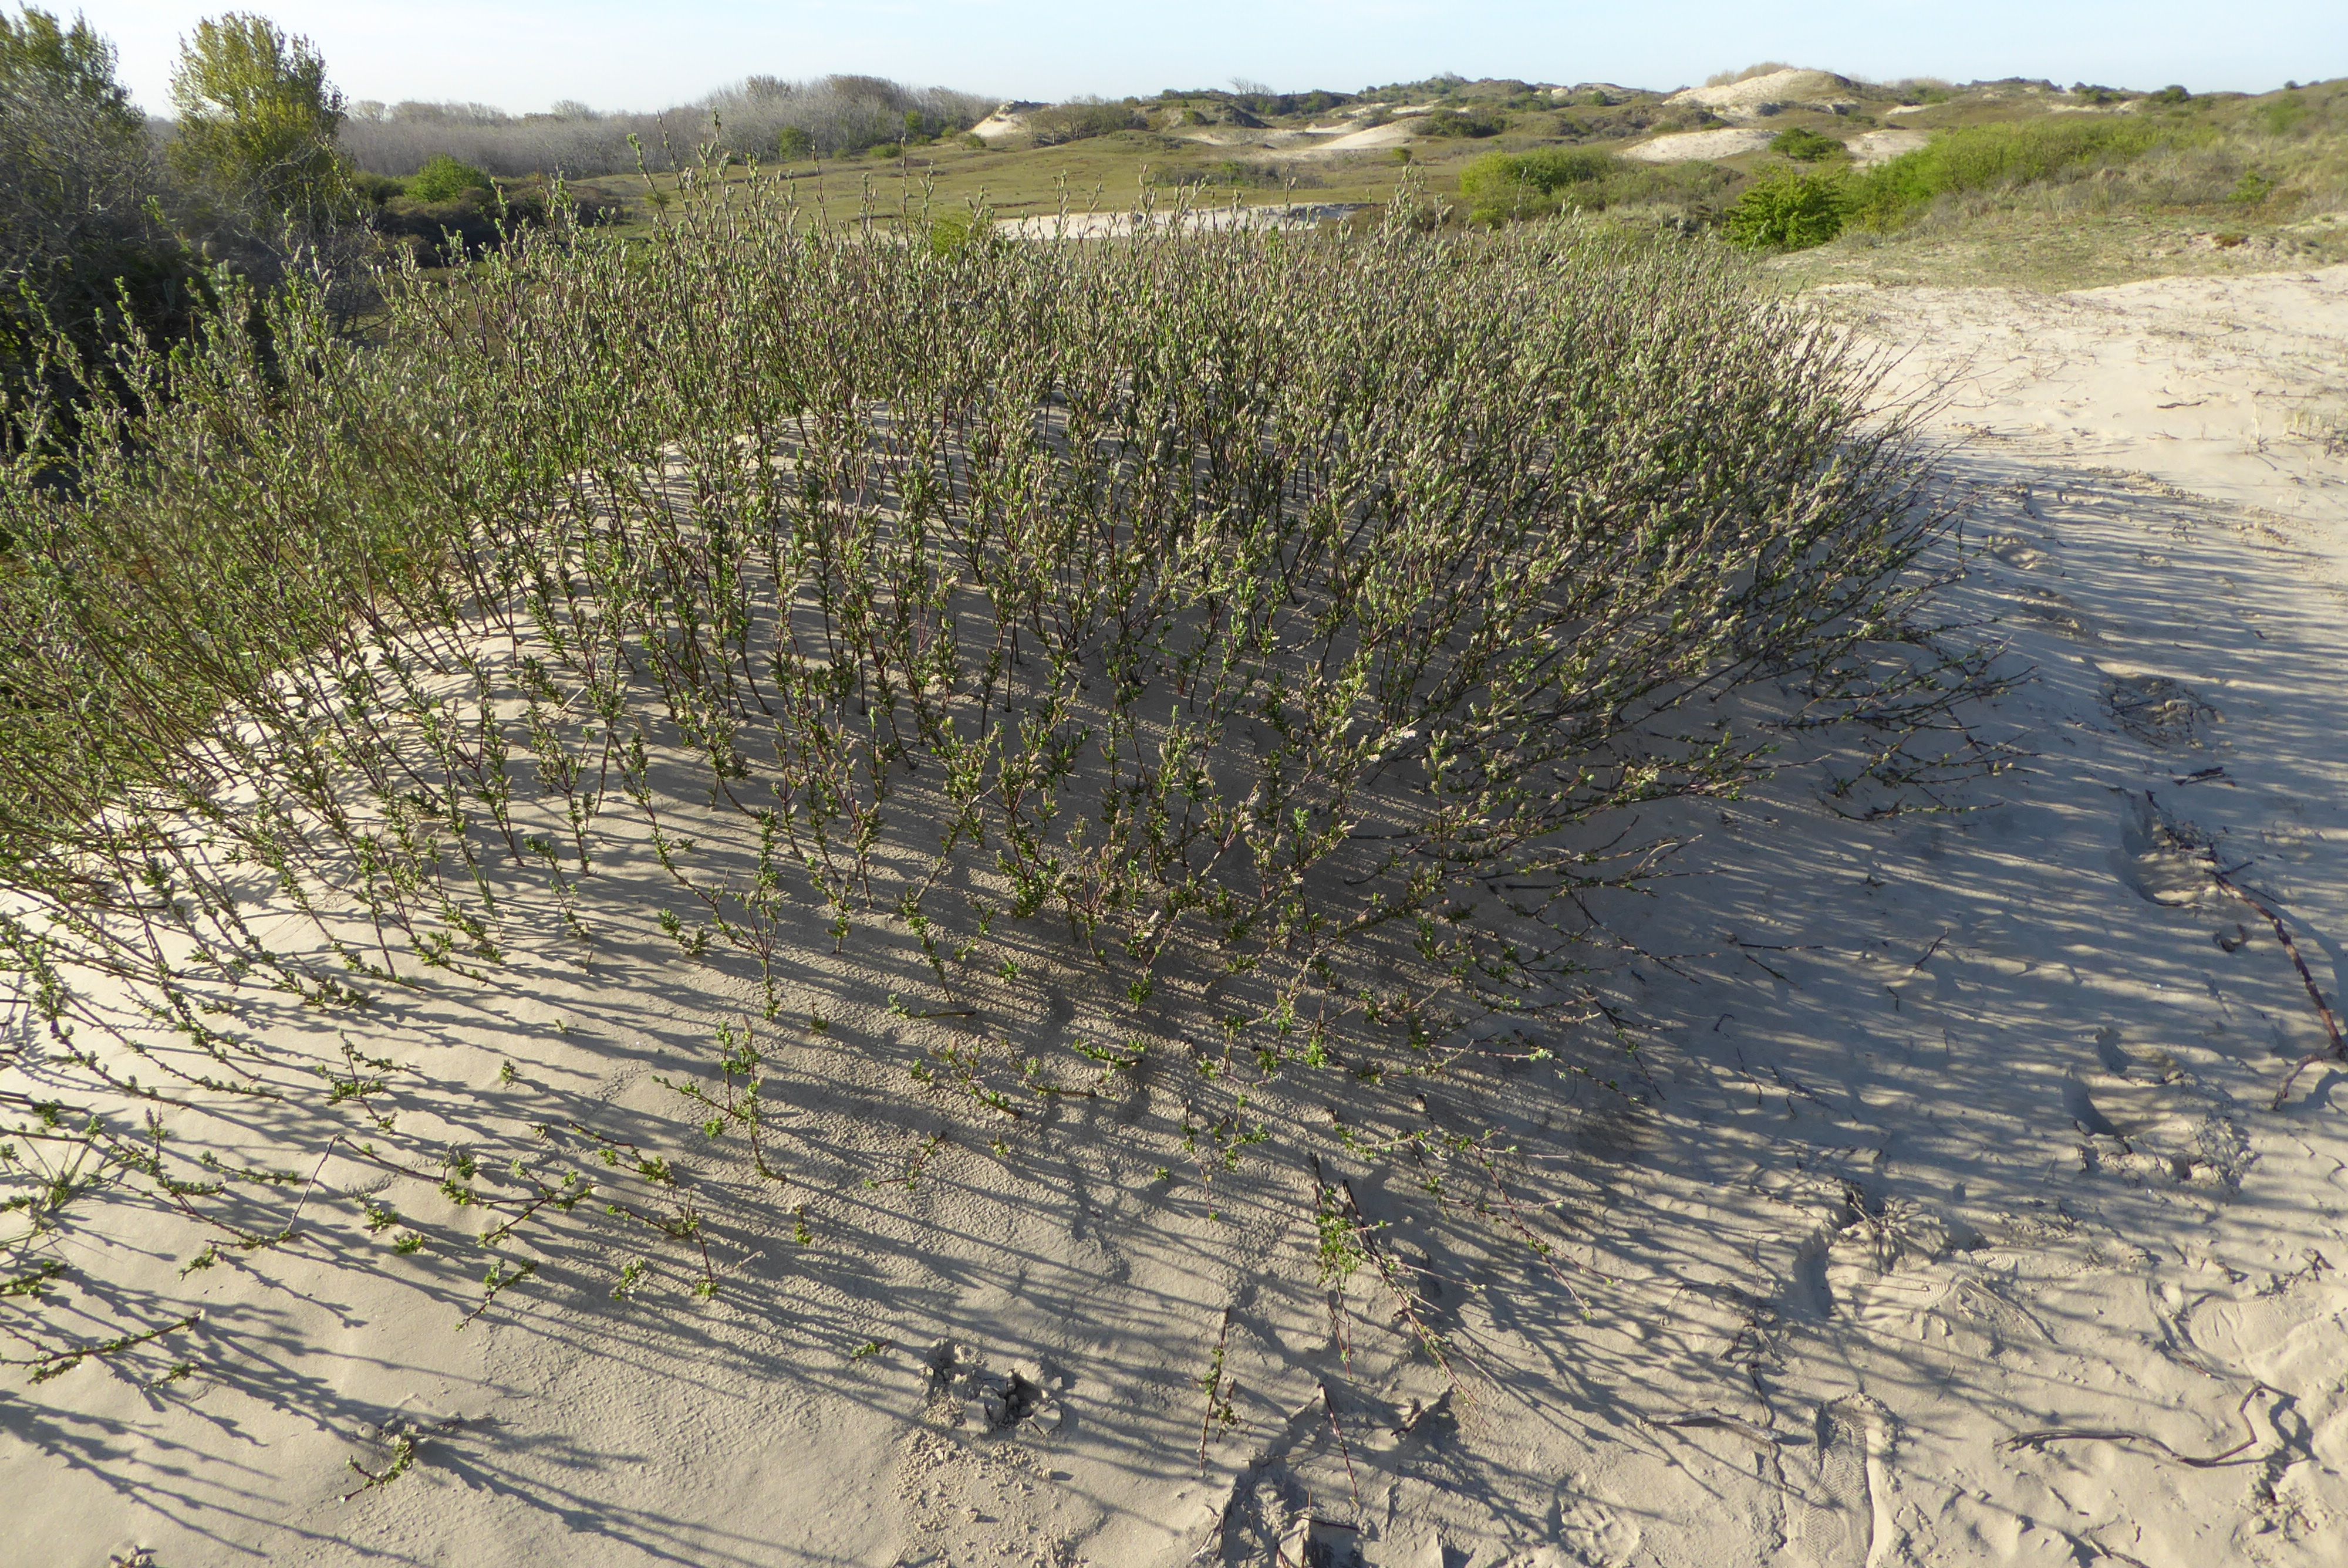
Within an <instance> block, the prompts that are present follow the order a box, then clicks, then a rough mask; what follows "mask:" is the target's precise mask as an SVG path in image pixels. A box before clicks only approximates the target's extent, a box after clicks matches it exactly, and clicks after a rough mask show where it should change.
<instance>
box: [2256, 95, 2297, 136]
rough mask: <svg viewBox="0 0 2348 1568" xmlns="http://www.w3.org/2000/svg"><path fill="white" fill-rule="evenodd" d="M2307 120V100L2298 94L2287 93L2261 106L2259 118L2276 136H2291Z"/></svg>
mask: <svg viewBox="0 0 2348 1568" xmlns="http://www.w3.org/2000/svg"><path fill="white" fill-rule="evenodd" d="M2259 118H2260V120H2262V121H2263V122H2265V125H2266V128H2267V129H2268V130H2269V131H2270V132H2271V133H2272V134H2274V135H2276V136H2289V135H2290V134H2291V132H2292V131H2293V130H2296V129H2297V128H2299V124H2300V122H2301V121H2302V120H2304V119H2305V118H2307V99H2306V98H2304V97H2302V96H2301V95H2299V94H2298V93H2285V94H2283V95H2282V96H2281V97H2278V98H2274V99H2272V100H2271V101H2269V102H2267V103H2263V104H2260V106H2259Z"/></svg>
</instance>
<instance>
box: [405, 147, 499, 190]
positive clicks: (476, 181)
mask: <svg viewBox="0 0 2348 1568" xmlns="http://www.w3.org/2000/svg"><path fill="white" fill-rule="evenodd" d="M406 183H407V192H406V193H407V195H409V196H411V197H414V198H415V199H416V200H418V201H448V200H454V199H456V198H457V197H458V196H461V195H463V194H464V193H465V192H466V191H468V190H479V191H489V190H495V189H496V187H495V185H494V184H493V183H492V182H491V181H490V179H489V176H488V175H486V174H484V173H482V172H481V171H480V170H479V169H475V168H474V167H473V166H472V165H471V164H469V163H459V162H458V161H457V160H456V159H453V158H451V157H449V156H448V154H447V153H445V152H442V153H436V154H434V155H433V156H432V158H431V159H428V160H427V162H426V163H425V165H424V167H423V168H422V169H417V171H416V172H415V173H414V174H412V175H410V176H409V177H408V178H407V182H406Z"/></svg>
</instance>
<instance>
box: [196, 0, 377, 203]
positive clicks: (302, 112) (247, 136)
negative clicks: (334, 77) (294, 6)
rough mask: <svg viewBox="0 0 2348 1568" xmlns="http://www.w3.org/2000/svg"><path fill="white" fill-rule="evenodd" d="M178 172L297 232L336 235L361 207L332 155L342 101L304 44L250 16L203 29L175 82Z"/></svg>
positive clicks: (235, 15)
mask: <svg viewBox="0 0 2348 1568" xmlns="http://www.w3.org/2000/svg"><path fill="white" fill-rule="evenodd" d="M171 107H172V108H173V110H174V111H175V112H176V113H177V114H178V116H179V138H178V140H177V141H175V142H174V143H173V144H172V147H171V158H172V161H173V162H174V163H175V164H177V165H178V166H179V168H180V170H181V172H183V173H185V174H186V175H188V176H189V177H190V178H191V179H195V180H198V181H200V182H201V183H202V184H204V185H206V186H208V187H210V188H211V190H213V192H214V193H215V194H216V195H218V196H220V197H221V198H223V199H225V200H229V201H231V202H232V203H235V204H239V205H246V206H252V207H255V208H258V209H261V210H265V211H268V212H272V213H274V214H277V215H279V216H280V217H282V218H283V219H284V220H287V221H290V222H292V223H293V224H294V225H295V226H297V227H302V228H314V227H323V226H326V225H331V224H332V223H334V222H335V221H337V220H340V219H342V218H343V217H345V216H346V215H347V214H348V211H349V210H350V209H351V207H352V205H353V201H354V193H353V187H352V182H351V178H350V169H349V166H348V165H347V164H346V163H345V161H344V159H343V157H342V155H341V154H340V153H339V152H338V151H337V150H336V149H335V132H336V131H338V130H339V129H340V128H341V127H342V123H343V95H342V94H341V93H340V92H339V91H337V90H336V89H335V87H333V86H331V85H330V84H329V83H328V82H327V80H326V66H325V62H324V60H322V59H321V58H319V56H318V51H317V50H316V48H315V47H314V46H312V45H311V43H310V41H309V40H308V39H306V38H297V37H292V36H288V35H287V34H285V33H284V32H283V31H282V30H281V29H280V28H279V27H278V26H277V25H276V24H275V23H274V22H272V21H270V20H268V19H267V18H266V17H263V16H255V15H251V14H250V13H245V12H232V13H230V14H229V15H225V16H221V17H217V18H209V19H207V20H205V21H201V22H199V23H197V24H196V30H195V33H194V35H193V36H191V37H190V38H188V39H187V40H186V41H185V42H183V43H182V44H181V45H180V65H179V68H178V70H177V71H176V72H174V73H173V75H172V77H171Z"/></svg>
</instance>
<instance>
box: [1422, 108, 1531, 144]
mask: <svg viewBox="0 0 2348 1568" xmlns="http://www.w3.org/2000/svg"><path fill="white" fill-rule="evenodd" d="M1508 128H1509V117H1508V116H1507V115H1505V114H1502V113H1501V112H1500V111H1499V110H1498V109H1492V108H1481V107H1478V108H1465V109H1437V110H1436V111H1435V112H1434V113H1433V114H1431V115H1428V116H1427V117H1426V118H1425V119H1422V120H1421V121H1419V123H1418V134H1419V135H1421V136H1434V137H1471V138H1481V137H1487V136H1498V135H1499V134H1500V133H1501V132H1502V131H1504V130H1506V129H1508Z"/></svg>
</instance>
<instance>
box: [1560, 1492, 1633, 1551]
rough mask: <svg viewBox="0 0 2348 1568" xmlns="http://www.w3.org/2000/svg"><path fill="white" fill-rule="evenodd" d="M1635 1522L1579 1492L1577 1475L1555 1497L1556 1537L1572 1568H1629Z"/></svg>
mask: <svg viewBox="0 0 2348 1568" xmlns="http://www.w3.org/2000/svg"><path fill="white" fill-rule="evenodd" d="M1639 1539H1640V1536H1639V1524H1638V1522H1637V1521H1636V1520H1633V1519H1631V1518H1628V1517H1626V1516H1625V1515H1623V1514H1622V1513H1619V1512H1616V1511H1615V1510H1613V1509H1612V1508H1610V1507H1608V1506H1607V1505H1606V1504H1605V1503H1603V1502H1601V1501H1598V1499H1596V1498H1594V1497H1591V1496H1589V1495H1588V1494H1587V1493H1584V1492H1582V1491H1580V1482H1579V1480H1578V1478H1577V1479H1576V1480H1575V1481H1569V1482H1567V1487H1566V1490H1565V1491H1563V1492H1561V1493H1560V1495H1559V1497H1558V1500H1557V1540H1558V1544H1559V1545H1560V1546H1562V1547H1564V1548H1565V1553H1566V1556H1565V1562H1566V1563H1570V1564H1573V1565H1575V1568H1585V1565H1586V1568H1630V1564H1631V1562H1632V1558H1633V1557H1634V1556H1635V1555H1636V1553H1638V1550H1639Z"/></svg>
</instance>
